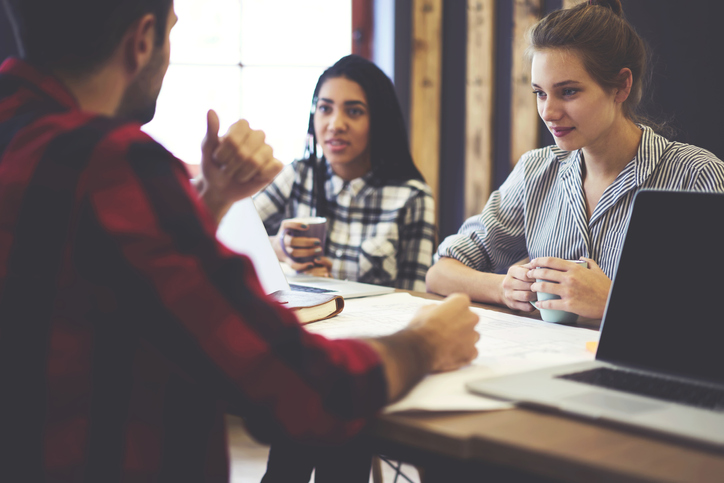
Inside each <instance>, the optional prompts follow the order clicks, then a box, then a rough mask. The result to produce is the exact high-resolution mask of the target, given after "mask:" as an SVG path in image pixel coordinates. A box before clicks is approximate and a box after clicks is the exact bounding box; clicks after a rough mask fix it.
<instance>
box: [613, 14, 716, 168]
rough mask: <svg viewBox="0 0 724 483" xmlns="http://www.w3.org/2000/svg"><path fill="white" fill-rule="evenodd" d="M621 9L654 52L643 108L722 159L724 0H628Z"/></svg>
mask: <svg viewBox="0 0 724 483" xmlns="http://www.w3.org/2000/svg"><path fill="white" fill-rule="evenodd" d="M624 11H625V12H626V16H627V18H628V19H629V21H630V22H631V24H632V25H633V26H634V27H635V28H636V30H637V31H638V33H639V34H640V35H641V36H642V37H643V38H644V39H646V40H647V41H648V43H649V45H650V47H651V49H652V52H653V77H652V88H651V90H650V94H652V99H651V102H648V103H647V111H648V112H649V113H651V114H652V115H653V117H654V118H655V119H659V120H669V121H670V122H669V124H670V126H671V127H673V128H674V129H675V130H676V132H675V134H674V135H673V136H671V137H672V138H673V139H676V140H678V141H682V142H687V143H690V144H694V145H696V146H700V147H703V148H706V149H708V150H709V151H711V152H713V153H714V154H715V155H717V156H718V157H719V158H722V159H724V119H723V118H722V109H724V89H723V88H722V80H724V36H722V23H721V22H722V19H724V2H721V1H712V0H687V1H686V2H682V1H678V0H628V1H624Z"/></svg>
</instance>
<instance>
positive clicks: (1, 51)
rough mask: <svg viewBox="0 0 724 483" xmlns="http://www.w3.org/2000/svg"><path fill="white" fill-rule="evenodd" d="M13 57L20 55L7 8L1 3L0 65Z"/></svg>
mask: <svg viewBox="0 0 724 483" xmlns="http://www.w3.org/2000/svg"><path fill="white" fill-rule="evenodd" d="M11 55H18V52H17V48H16V46H15V38H14V37H13V29H12V27H11V26H10V22H9V21H8V18H7V15H6V13H5V8H4V7H3V5H2V3H1V2H0V63H2V61H3V60H4V59H5V58H6V57H9V56H11Z"/></svg>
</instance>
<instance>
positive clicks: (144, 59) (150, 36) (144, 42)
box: [122, 13, 156, 76]
mask: <svg viewBox="0 0 724 483" xmlns="http://www.w3.org/2000/svg"><path fill="white" fill-rule="evenodd" d="M155 40H156V17H155V16H154V15H153V14H150V13H148V14H146V15H144V16H143V17H141V18H140V19H138V20H136V21H135V22H134V23H133V24H132V25H131V26H130V27H128V30H127V31H126V35H125V36H124V37H123V42H122V48H123V59H124V63H125V65H126V69H127V72H128V73H129V74H130V75H131V76H135V75H136V74H137V73H138V72H140V71H141V69H143V67H145V66H146V64H148V62H149V61H150V60H151V56H152V55H153V49H154V45H155Z"/></svg>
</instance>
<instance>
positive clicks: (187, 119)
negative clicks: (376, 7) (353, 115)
mask: <svg viewBox="0 0 724 483" xmlns="http://www.w3.org/2000/svg"><path fill="white" fill-rule="evenodd" d="M174 4H175V9H176V14H177V15H178V18H179V20H178V23H177V24H176V27H174V29H173V30H172V33H171V65H170V66H169V69H168V72H167V73H166V78H165V80H164V85H163V89H162V90H161V93H160V95H159V98H158V104H157V109H156V116H155V118H154V120H153V121H151V122H150V123H149V124H147V125H146V126H145V127H144V130H145V131H146V132H148V133H149V134H151V135H152V136H153V137H154V138H156V139H157V140H158V141H159V142H161V143H162V144H163V145H164V146H166V148H168V149H169V150H170V151H171V152H172V153H174V154H175V155H176V156H177V157H178V158H180V159H182V160H184V161H186V162H187V163H189V164H191V165H194V164H196V165H197V164H198V163H199V162H200V160H201V150H200V145H201V140H202V139H203V137H204V135H205V133H206V111H207V110H208V109H214V110H215V111H216V112H217V113H218V114H219V118H220V121H221V129H220V134H223V133H224V132H226V130H227V129H228V128H229V126H230V125H231V124H232V123H234V122H236V121H237V120H238V119H240V118H244V119H246V120H247V121H249V123H250V124H251V126H252V128H254V129H262V130H263V131H264V132H265V133H266V135H267V142H268V143H269V144H270V145H271V146H272V147H273V148H274V155H275V157H276V158H277V159H279V160H280V161H282V162H284V163H289V162H291V161H293V160H294V159H297V158H300V157H301V156H302V154H303V153H304V146H305V144H306V132H307V125H308V121H309V109H310V107H311V102H312V93H313V91H314V86H315V84H316V82H317V78H318V77H319V75H320V74H321V73H322V71H324V69H325V68H327V67H329V66H330V65H332V64H333V63H334V62H336V61H337V60H338V59H339V58H340V57H343V56H344V55H347V54H349V53H350V52H351V49H352V18H351V16H352V8H351V1H342V0H305V1H303V2H302V1H299V0H209V1H206V2H200V1H198V0H175V2H174ZM191 168H192V171H194V169H193V168H194V166H191Z"/></svg>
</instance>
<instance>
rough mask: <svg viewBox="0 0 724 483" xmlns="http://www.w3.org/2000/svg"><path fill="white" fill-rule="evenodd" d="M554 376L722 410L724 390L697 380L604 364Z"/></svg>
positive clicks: (723, 409)
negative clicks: (680, 378) (616, 367)
mask: <svg viewBox="0 0 724 483" xmlns="http://www.w3.org/2000/svg"><path fill="white" fill-rule="evenodd" d="M557 377H558V378H560V379H568V380H571V381H577V382H582V383H584V384H591V385H593V386H601V387H605V388H608V389H616V390H619V391H624V392H629V393H633V394H638V395H640V396H648V397H653V398H656V399H663V400H665V401H671V402H675V403H679V404H685V405H687V406H695V407H698V408H703V409H711V410H713V411H720V412H724V390H721V389H714V388H709V387H705V386H700V385H698V384H690V383H686V382H681V381H674V380H671V379H665V378H662V377H656V376H650V375H643V374H638V373H634V372H628V371H619V370H615V369H609V368H607V367H600V368H598V369H591V370H589V371H583V372H576V373H573V374H565V375H563V376H557Z"/></svg>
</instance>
